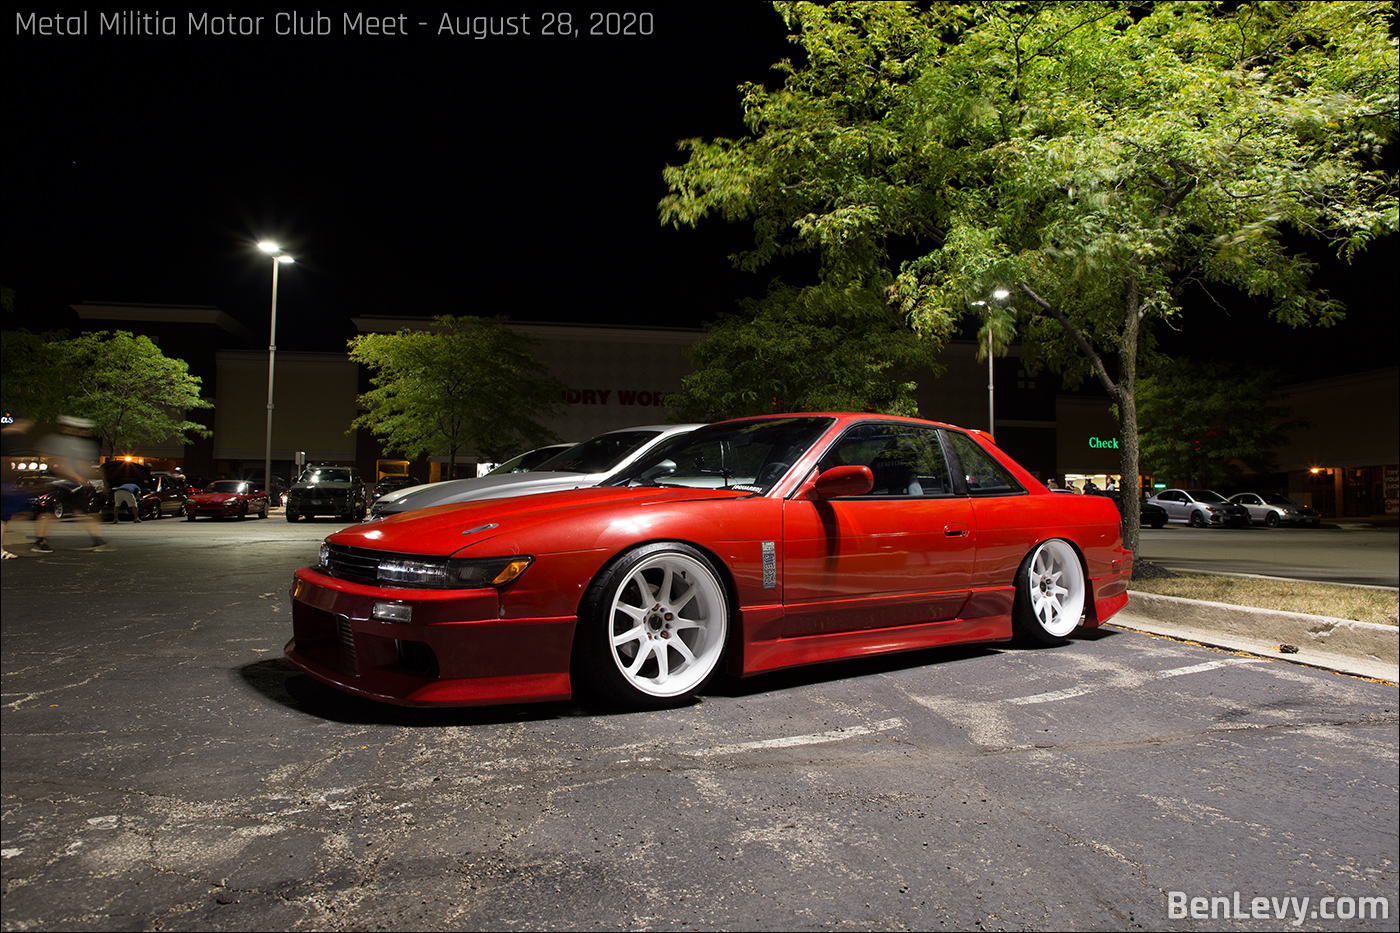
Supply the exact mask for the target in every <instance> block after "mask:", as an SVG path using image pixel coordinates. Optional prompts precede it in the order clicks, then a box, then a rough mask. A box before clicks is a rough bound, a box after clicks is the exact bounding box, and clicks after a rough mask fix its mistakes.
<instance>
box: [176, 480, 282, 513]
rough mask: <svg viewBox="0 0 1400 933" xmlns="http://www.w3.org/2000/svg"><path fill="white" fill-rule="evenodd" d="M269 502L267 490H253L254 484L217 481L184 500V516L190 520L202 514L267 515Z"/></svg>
mask: <svg viewBox="0 0 1400 933" xmlns="http://www.w3.org/2000/svg"><path fill="white" fill-rule="evenodd" d="M270 504H271V502H270V500H269V499H268V495H267V493H265V492H263V491H262V490H260V489H254V488H253V484H252V483H245V482H238V481H234V480H217V481H216V482H215V483H214V484H213V486H211V487H210V491H208V492H201V493H196V494H195V495H193V496H190V497H189V498H188V499H186V500H185V517H186V518H188V519H189V520H190V521H194V519H195V518H197V517H200V516H207V517H210V518H240V517H246V516H248V515H257V516H260V517H262V518H266V517H267V510H268V508H269V506H270Z"/></svg>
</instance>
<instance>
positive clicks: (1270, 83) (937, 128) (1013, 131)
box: [660, 0, 1400, 547]
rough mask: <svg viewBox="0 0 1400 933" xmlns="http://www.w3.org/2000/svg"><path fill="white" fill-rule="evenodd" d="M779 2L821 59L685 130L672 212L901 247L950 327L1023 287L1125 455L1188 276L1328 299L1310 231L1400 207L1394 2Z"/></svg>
mask: <svg viewBox="0 0 1400 933" xmlns="http://www.w3.org/2000/svg"><path fill="white" fill-rule="evenodd" d="M776 6H777V8H778V10H779V11H780V12H781V13H782V15H783V16H784V17H785V19H786V21H787V23H788V24H789V27H790V28H791V29H792V31H793V41H794V42H795V43H797V44H799V45H800V46H801V47H802V50H803V52H804V54H805V62H804V63H802V64H793V63H792V62H783V63H781V64H780V66H779V68H780V70H781V71H782V72H783V73H784V75H785V77H784V81H783V85H782V87H781V88H778V89H776V90H770V89H767V88H765V87H763V86H761V85H757V84H750V85H746V86H744V87H743V88H742V89H741V90H742V94H743V106H744V112H745V117H746V120H747V122H748V126H749V129H750V131H751V135H750V136H749V137H746V138H744V139H740V140H726V139H717V140H714V141H712V142H703V141H700V140H688V141H685V142H683V143H682V144H681V147H682V149H683V150H684V151H686V152H687V153H688V158H687V161H686V163H685V164H684V165H681V166H678V167H672V168H668V169H667V170H666V174H665V178H666V181H667V183H668V184H669V186H670V194H669V195H668V196H667V198H666V199H665V200H663V201H662V202H661V205H660V212H661V219H662V221H663V222H664V223H670V224H676V225H680V224H695V223H697V222H699V220H700V219H701V218H703V217H707V216H720V217H723V218H724V219H726V220H730V221H737V220H744V221H749V222H751V223H752V224H753V229H754V234H755V238H754V246H753V248H752V249H751V250H748V251H746V252H744V253H742V254H740V255H738V256H736V257H734V258H735V261H736V262H737V263H738V264H739V265H741V266H743V267H747V268H756V267H758V266H762V265H763V264H765V263H768V262H770V261H771V260H773V259H774V258H776V257H778V256H781V255H785V254H788V253H793V252H812V253H815V254H816V255H817V256H819V257H820V267H821V277H822V281H823V283H825V284H830V285H836V286H843V285H849V284H855V285H862V286H873V285H874V284H875V283H877V282H879V281H881V278H880V277H881V275H882V274H883V273H885V272H886V270H887V268H888V267H897V269H898V273H897V275H896V276H895V279H894V286H893V287H892V289H891V294H892V296H893V299H894V300H895V301H896V303H897V307H898V308H899V309H900V310H901V311H902V312H903V313H905V314H907V315H908V316H909V318H910V319H911V320H912V322H913V324H914V326H915V327H916V328H917V329H918V330H919V332H920V333H922V334H923V335H925V336H927V337H929V338H931V339H933V340H934V341H935V342H936V341H940V340H942V339H945V338H946V336H947V334H948V333H949V332H950V331H951V329H952V328H953V326H954V325H955V324H956V322H957V321H958V320H959V319H960V318H961V317H963V316H964V315H965V314H967V312H968V310H969V308H970V307H971V306H972V305H973V303H974V302H977V301H982V300H985V297H986V296H987V295H989V294H991V292H992V291H993V290H994V289H996V288H998V287H1004V288H1007V289H1009V290H1010V291H1011V293H1012V295H1013V301H1014V303H1015V305H1014V311H1015V312H1016V316H1017V318H1018V319H1019V326H1020V329H1021V333H1022V335H1023V339H1024V340H1025V342H1026V346H1027V361H1028V362H1029V363H1031V364H1032V365H1048V366H1051V367H1054V368H1056V369H1057V370H1060V371H1061V372H1063V373H1065V375H1066V376H1067V377H1068V378H1069V379H1070V381H1073V380H1074V379H1076V378H1080V379H1082V378H1084V377H1086V376H1090V375H1092V376H1093V377H1095V378H1097V379H1098V380H1099V382H1100V383H1101V384H1102V385H1103V386H1104V388H1105V389H1106V390H1107V391H1108V393H1109V395H1110V396H1111V398H1112V399H1113V402H1114V404H1115V407H1116V410H1117V412H1118V414H1119V418H1120V436H1122V437H1123V439H1124V443H1123V446H1122V448H1121V464H1120V469H1121V471H1122V473H1123V475H1124V476H1125V477H1132V476H1136V475H1138V473H1139V472H1140V471H1139V468H1138V466H1139V465H1138V446H1137V409H1136V383H1137V364H1138V360H1139V355H1140V354H1141V353H1144V352H1147V353H1150V352H1151V350H1152V347H1153V343H1152V329H1153V327H1154V326H1155V325H1158V324H1159V323H1161V322H1168V323H1169V322H1172V321H1174V320H1175V319H1177V318H1179V317H1180V316H1181V315H1182V314H1183V313H1184V308H1185V306H1186V305H1185V302H1184V298H1185V296H1186V295H1187V294H1188V293H1189V292H1191V291H1193V290H1196V291H1199V290H1202V289H1204V290H1207V291H1208V290H1209V289H1211V288H1214V287H1217V286H1220V285H1224V286H1229V287H1230V288H1232V289H1236V290H1238V291H1239V292H1242V293H1243V294H1245V295H1247V296H1249V297H1251V298H1253V299H1255V300H1258V301H1261V302H1264V303H1266V304H1267V305H1269V306H1270V307H1271V309H1272V310H1271V313H1272V314H1273V316H1274V317H1275V318H1277V319H1278V320H1279V321H1282V322H1285V323H1288V324H1292V325H1295V326H1296V325H1302V324H1308V323H1317V324H1323V325H1327V324H1333V323H1336V322H1337V321H1339V320H1341V318H1342V311H1343V309H1342V308H1341V307H1340V305H1339V304H1338V303H1337V302H1336V301H1335V300H1333V299H1332V298H1331V297H1330V296H1329V295H1327V293H1326V292H1325V291H1322V290H1320V289H1317V288H1315V287H1314V286H1313V285H1312V283H1311V273H1312V271H1313V264H1312V262H1311V261H1310V260H1309V259H1308V257H1307V255H1306V254H1305V253H1303V252H1301V251H1300V250H1299V248H1298V246H1299V243H1300V241H1301V240H1302V238H1304V237H1311V238H1316V239H1320V240H1322V241H1324V242H1326V243H1329V244H1331V245H1332V246H1333V247H1334V248H1335V249H1336V250H1337V251H1338V253H1339V255H1341V256H1342V257H1343V258H1350V257H1351V256H1353V255H1354V254H1355V253H1356V252H1357V251H1358V250H1360V249H1363V248H1364V247H1366V246H1367V245H1368V244H1369V243H1371V242H1373V241H1374V240H1375V239H1376V238H1377V237H1379V236H1382V235H1385V234H1388V233H1393V232H1394V231H1395V229H1396V227H1397V200H1396V180H1395V178H1394V177H1393V176H1392V175H1390V174H1387V173H1386V172H1384V171H1382V170H1380V169H1379V168H1378V167H1377V157H1378V154H1379V152H1380V149H1381V147H1382V145H1383V144H1385V143H1386V142H1388V141H1389V140H1391V139H1392V138H1393V136H1394V134H1395V131H1396V123H1397V120H1396V111H1397V85H1400V58H1397V54H1396V42H1395V40H1394V38H1392V36H1391V22H1392V18H1393V16H1394V6H1393V4H1390V3H1385V2H1372V0H1365V2H1363V0H1356V2H1320V0H1294V2H1275V3H1240V4H1230V5H1224V4H1209V3H1195V2H1170V0H1167V2H1158V3H1153V4H1150V5H1131V4H1128V3H1119V2H1073V0H1067V2H1057V3H1045V2H1031V3H1002V2H972V3H960V4H932V5H928V6H926V7H917V6H913V5H907V4H883V3H881V4H875V3H833V4H830V5H824V6H818V5H815V4H808V3H795V2H792V3H778V4H776ZM993 317H995V315H993ZM989 324H990V325H991V326H993V327H994V329H1004V325H1005V322H1004V321H990V322H989ZM1114 356H1116V359H1113V358H1112V357H1114ZM1129 512H1130V513H1131V514H1130V516H1129V520H1128V522H1127V525H1126V528H1125V532H1126V534H1125V537H1126V538H1127V540H1128V545H1129V547H1136V541H1137V515H1136V512H1134V511H1133V510H1129Z"/></svg>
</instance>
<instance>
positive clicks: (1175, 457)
mask: <svg viewBox="0 0 1400 933" xmlns="http://www.w3.org/2000/svg"><path fill="white" fill-rule="evenodd" d="M1277 397H1278V379H1277V376H1276V375H1275V374H1274V373H1273V372H1271V371H1268V370H1262V371H1257V372H1252V373H1243V374H1242V373H1240V372H1239V371H1238V367H1236V366H1234V365H1232V364H1224V363H1184V362H1176V363H1172V364H1170V365H1169V366H1163V367H1159V368H1158V370H1157V371H1156V372H1153V373H1150V374H1145V375H1143V376H1142V378H1141V379H1139V381H1138V387H1137V402H1138V414H1139V415H1140V416H1141V418H1142V428H1141V430H1140V431H1139V432H1138V441H1139V444H1140V446H1141V448H1142V465H1143V469H1144V470H1145V471H1146V472H1148V473H1150V474H1152V475H1153V476H1154V477H1156V478H1158V479H1161V480H1165V481H1167V482H1169V483H1172V484H1180V485H1189V486H1192V487H1206V488H1212V487H1215V486H1219V485H1221V484H1224V483H1228V482H1230V481H1231V480H1234V479H1235V478H1236V477H1238V476H1240V475H1241V474H1242V473H1243V472H1244V471H1245V470H1246V469H1247V470H1250V471H1252V472H1254V473H1269V472H1272V471H1273V469H1274V454H1275V452H1276V451H1277V450H1278V449H1279V448H1280V447H1282V446H1283V445H1284V444H1285V443H1287V442H1288V433H1287V432H1288V431H1289V430H1290V429H1292V428H1298V427H1303V426H1304V425H1303V423H1302V422H1300V421H1296V420H1293V419H1292V418H1291V417H1290V413H1289V410H1288V408H1287V407H1286V406H1284V405H1281V404H1279V402H1278V400H1277Z"/></svg>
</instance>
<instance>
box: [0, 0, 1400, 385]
mask: <svg viewBox="0 0 1400 933" xmlns="http://www.w3.org/2000/svg"><path fill="white" fill-rule="evenodd" d="M462 8H463V9H465V10H467V11H469V12H470V13H471V14H473V15H474V16H488V15H489V16H490V17H491V25H494V26H495V27H496V28H497V29H498V30H499V29H506V30H509V29H516V30H519V32H517V34H515V35H495V36H488V37H486V38H484V39H478V38H473V37H466V36H462V35H451V34H447V33H445V32H443V31H441V27H442V25H443V17H444V11H445V9H446V10H449V11H454V12H453V14H452V15H453V25H454V26H461V27H465V28H471V27H472V26H474V25H477V24H479V23H480V21H479V20H478V21H476V23H473V22H471V21H470V20H469V17H468V16H467V15H465V14H463V13H456V12H455V11H456V10H458V9H459V7H458V6H457V5H451V6H448V7H446V8H444V7H435V6H429V5H421V4H407V3H397V4H387V5H380V6H377V7H375V8H373V9H371V8H363V9H362V10H355V11H352V14H353V13H355V12H362V13H363V14H365V15H367V16H368V15H378V16H385V17H389V18H390V19H389V21H388V22H385V23H382V24H381V31H388V30H387V28H386V27H390V26H392V27H393V28H394V29H395V30H397V29H398V28H400V27H405V26H406V28H407V32H408V35H406V36H400V35H377V36H369V35H348V36H347V35H345V34H344V31H345V22H344V14H343V10H342V9H341V8H339V7H337V8H335V9H334V10H332V9H330V8H326V9H324V10H323V11H321V12H322V15H323V16H325V20H322V21H320V22H319V23H318V21H317V20H316V19H315V14H316V12H317V11H316V10H315V8H314V7H310V8H308V9H302V8H294V7H286V8H285V9H284V11H285V12H287V13H291V12H292V11H293V9H295V11H296V16H297V22H298V24H300V25H303V26H308V27H310V28H311V29H313V30H314V29H315V28H317V27H318V26H320V27H321V28H328V29H329V34H328V35H314V34H312V35H290V36H278V35H276V34H275V29H276V26H277V20H276V19H275V15H276V13H277V12H278V10H279V8H277V7H264V6H261V5H259V6H256V7H254V8H253V10H255V12H252V13H250V15H261V16H262V17H263V21H262V24H261V34H260V35H256V36H254V35H222V36H219V35H190V31H191V23H190V14H191V13H192V12H193V13H194V14H195V18H196V22H197V23H198V21H199V17H201V16H204V15H206V14H207V16H208V19H206V20H204V21H203V22H204V24H205V25H204V28H205V30H206V31H207V32H213V31H214V23H213V22H212V21H213V20H215V19H216V18H218V16H220V15H223V14H227V12H228V9H229V7H220V8H217V9H216V8H212V7H180V8H173V7H172V8H167V7H160V8H159V14H160V17H161V20H160V21H159V22H158V23H157V21H155V20H147V21H146V22H145V23H144V24H143V23H137V24H135V25H137V26H144V28H145V29H146V30H147V31H154V29H156V28H158V26H160V25H172V24H173V27H174V31H175V34H174V35H112V34H106V35H98V32H99V26H100V17H101V16H102V15H103V14H106V15H107V16H108V17H111V16H112V15H113V14H114V13H115V12H116V11H115V10H113V9H107V8H97V7H90V8H88V11H87V30H88V35H86V36H77V35H49V36H34V35H17V32H18V28H17V25H16V23H15V21H14V20H13V19H11V20H8V21H7V22H6V25H5V30H6V32H5V40H4V53H5V54H4V56H3V65H0V67H2V68H3V69H4V90H3V95H4V131H5V135H4V139H5V143H4V153H5V165H6V172H5V176H4V177H5V182H4V191H3V214H0V227H3V237H4V241H3V254H0V279H2V280H3V284H4V285H5V286H7V287H9V288H13V289H14V290H15V292H16V295H17V304H18V312H17V313H16V314H15V315H12V316H9V317H8V318H7V320H6V321H5V324H4V326H5V327H6V328H13V327H17V326H25V327H29V328H31V329H46V328H52V327H72V326H75V325H76V316H75V315H73V314H72V312H71V311H69V308H68V306H69V305H70V304H72V303H74V302H80V301H126V302H155V303H168V304H203V305H218V306H219V307H221V308H223V309H224V310H225V311H226V312H228V313H229V314H231V315H232V316H233V317H235V318H237V319H239V320H240V321H242V322H243V323H245V324H246V325H248V326H249V327H250V328H252V329H253V330H254V332H255V333H258V334H260V335H261V334H265V333H266V327H267V310H268V299H269V292H270V286H271V282H270V280H271V272H270V263H269V261H268V260H267V258H266V257H265V256H263V255H262V254H261V253H258V252H257V251H256V250H255V249H254V248H253V244H254V243H256V242H257V241H258V240H260V239H265V238H270V239H274V240H277V241H278V242H280V243H281V244H282V245H283V247H284V249H286V250H287V251H288V252H290V253H292V254H293V255H294V256H295V257H296V258H297V260H298V262H297V264H296V265H294V266H290V267H289V266H283V268H282V278H281V289H280V294H279V308H278V345H279V348H281V349H288V350H298V349H317V350H328V349H336V348H338V347H341V346H343V345H344V343H343V342H344V340H345V339H347V338H349V337H350V336H353V335H354V333H355V330H354V327H353V325H351V324H350V321H349V319H350V318H351V317H353V316H357V315H371V314H375V315H377V314H389V315H406V316H427V315H434V314H480V315H507V316H509V317H510V318H512V319H514V320H520V321H557V322H571V321H579V322H594V323H610V324H638V325H662V326H699V325H700V324H702V323H703V322H704V321H707V320H711V319H713V318H714V317H715V316H716V315H718V314H720V313H723V312H728V311H733V310H735V302H736V300H738V299H739V298H742V297H745V296H755V295H760V294H762V292H763V291H764V289H765V286H766V281H767V276H766V275H758V276H756V275H749V274H745V273H739V272H736V271H734V270H732V269H731V267H730V264H729V262H728V259H727V255H728V254H729V253H730V252H732V251H734V250H735V249H736V248H740V247H742V246H743V245H744V244H745V243H747V242H749V237H750V234H749V233H748V231H747V229H746V228H742V227H729V226H726V225H725V224H724V223H723V222H721V221H718V220H714V221H711V222H709V223H706V224H704V225H702V227H701V229H699V230H682V231H676V230H672V229H669V228H663V227H661V225H660V223H659V222H658V219H657V210H656V205H657V202H658V201H659V200H660V199H661V198H662V196H663V195H664V194H665V193H666V188H665V184H664V183H663V181H662V179H661V170H662V168H663V167H664V166H665V165H666V164H667V163H676V162H678V161H680V159H681V154H680V153H678V152H677V150H676V142H677V140H679V139H682V138H686V137H693V136H701V137H715V136H737V135H740V134H741V133H742V132H743V124H742V122H741V111H740V106H739V95H738V91H737V87H738V85H739V84H741V83H742V82H744V81H762V82H766V83H768V84H769V85H770V86H772V85H774V84H776V83H777V82H778V81H779V80H780V78H779V75H778V74H777V73H776V72H774V71H773V70H771V66H772V65H773V64H774V63H775V62H777V61H778V60H779V59H781V58H783V57H787V56H791V55H794V54H798V50H797V49H796V48H795V47H793V46H792V45H790V44H789V43H788V42H787V39H786V35H785V30H784V27H783V24H782V21H781V19H780V18H779V16H778V15H777V14H776V13H775V12H774V11H773V10H772V8H771V7H770V6H769V5H768V4H765V3H742V4H739V3H727V4H719V3H706V4H676V3H667V4H662V5H658V6H657V7H656V8H655V9H654V10H651V11H646V10H643V9H640V8H635V7H634V8H629V9H627V10H625V11H623V10H619V11H617V15H616V16H615V17H614V18H612V19H608V18H606V17H605V16H604V15H603V14H604V13H605V12H606V10H602V9H600V10H599V12H598V13H597V14H590V12H589V10H588V9H586V8H582V7H577V8H571V9H570V13H571V19H572V22H571V23H570V24H569V25H570V26H571V27H572V30H573V33H574V34H572V35H559V34H558V33H560V32H563V31H564V27H565V23H564V22H563V21H562V17H560V15H559V14H558V13H557V12H556V11H557V9H558V8H557V7H556V8H554V10H551V8H549V7H544V6H530V5H513V4H510V5H508V4H501V5H498V6H481V7H476V6H471V7H462ZM81 11H82V8H81V6H75V7H73V8H72V9H69V10H66V11H65V13H67V14H78V13H81ZM20 12H21V13H22V14H24V15H28V13H29V12H30V10H29V9H27V8H22V9H21V10H20ZM137 12H145V13H150V14H155V13H156V12H157V10H156V8H151V9H148V10H144V11H137ZM400 14H402V18H401V19H400V18H398V17H399V16H400ZM507 16H511V17H516V19H515V20H514V21H513V22H507V21H506V20H505V19H504V17H507ZM524 16H528V17H529V19H528V21H527V20H524V19H522V18H521V17H524ZM167 17H171V18H170V19H166V18H167ZM65 22H67V23H68V24H70V25H71V24H72V21H65ZM282 22H287V20H285V19H284V20H283V21H282ZM420 22H422V23H425V24H426V25H422V26H420V25H419V23H420ZM226 23H227V19H226V17H225V19H223V20H221V24H226ZM361 23H362V25H364V26H367V25H368V21H367V20H362V21H361ZM595 25H596V26H597V27H598V28H599V29H600V30H601V31H602V32H604V33H606V32H607V31H608V29H609V28H610V27H611V28H612V29H613V30H614V31H622V30H626V29H629V28H630V29H631V30H632V31H633V32H635V33H637V34H634V35H612V36H609V35H606V34H604V35H598V36H593V35H588V34H587V33H588V32H589V31H590V28H591V27H593V26H595ZM551 27H552V31H553V32H554V33H556V34H555V35H545V34H544V33H545V31H546V29H547V28H551ZM488 28H489V27H488ZM526 29H528V30H529V32H530V34H529V35H525V34H523V31H524V30H526ZM643 32H649V33H650V34H641V33H643ZM1397 252H1398V251H1397V238H1396V237H1391V238H1390V239H1389V240H1388V242H1387V243H1386V244H1385V246H1384V248H1382V249H1378V250H1374V251H1373V252H1372V253H1371V254H1370V255H1368V256H1367V257H1366V258H1365V260H1364V261H1363V263H1362V265H1361V266H1360V267H1359V268H1358V269H1352V270H1348V269H1345V268H1344V267H1336V266H1335V264H1333V263H1330V262H1329V263H1328V264H1327V266H1326V268H1325V269H1324V281H1325V282H1326V283H1327V284H1329V285H1331V286H1332V287H1333V288H1334V289H1335V290H1336V291H1337V292H1338V294H1339V295H1340V296H1341V297H1343V298H1344V299H1346V300H1347V301H1348V302H1349V304H1350V305H1351V309H1352V316H1351V320H1350V321H1349V322H1348V324H1347V325H1344V326H1343V327H1341V328H1336V329H1333V330H1332V331H1330V332H1321V333H1319V332H1315V331H1311V332H1308V333H1307V334H1295V333H1293V332H1289V331H1287V330H1286V329H1284V328H1280V327H1278V326H1277V325H1272V324H1268V323H1267V322H1265V321H1264V319H1263V316H1262V313H1261V312H1259V311H1257V310H1255V309H1251V308H1248V307H1247V306H1246V305H1245V304H1244V303H1242V302H1238V301H1237V300H1235V299H1233V298H1231V299H1230V301H1229V303H1230V304H1231V306H1232V308H1235V309H1236V310H1235V313H1233V314H1231V315H1229V316H1225V315H1223V314H1222V313H1221V312H1219V311H1217V310H1213V309H1212V310H1209V311H1208V313H1206V314H1203V315H1198V316H1194V317H1192V318H1191V319H1190V320H1189V321H1188V324H1187V332H1186V333H1184V334H1182V335H1181V336H1180V337H1172V338H1171V339H1170V340H1169V342H1168V345H1169V346H1170V347H1171V348H1172V349H1173V350H1176V351H1177V352H1182V353H1192V354H1196V353H1204V355H1215V356H1224V357H1226V358H1229V357H1230V356H1231V355H1232V354H1234V355H1236V357H1237V358H1240V359H1247V360H1251V361H1253V360H1255V359H1259V360H1260V361H1264V359H1263V357H1264V355H1266V354H1267V355H1269V356H1274V357H1275V358H1277V359H1278V360H1279V361H1280V362H1284V361H1287V365H1286V367H1285V368H1286V370H1287V371H1288V374H1289V375H1293V374H1294V372H1295V370H1296V373H1297V374H1298V375H1299V377H1301V378H1310V377H1315V376H1317V375H1328V374H1332V373H1335V372H1348V371H1357V370H1362V369H1368V368H1377V367H1381V366H1390V365H1394V364H1395V360H1396V351H1395V347H1396V345H1397V329H1396V320H1397V318H1400V315H1397V314H1396V307H1395V306H1396V302H1395V289H1394V285H1395V282H1396V274H1395V270H1396V268H1397V259H1400V256H1397ZM1227 297H1228V296H1227ZM1207 346H1210V347H1214V348H1215V349H1213V350H1211V351H1205V350H1204V348H1205V347H1207ZM1222 347H1224V348H1226V349H1224V350H1223V351H1222Z"/></svg>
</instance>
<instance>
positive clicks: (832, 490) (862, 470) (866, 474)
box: [808, 466, 875, 499]
mask: <svg viewBox="0 0 1400 933" xmlns="http://www.w3.org/2000/svg"><path fill="white" fill-rule="evenodd" d="M874 487H875V474H874V473H871V472H870V467H866V466H838V467H832V468H831V469H829V470H827V471H826V472H824V473H822V474H821V475H820V476H818V477H817V481H816V482H815V483H813V484H812V492H811V495H809V496H808V498H810V499H839V498H840V497H842V496H863V495H865V494H866V493H867V492H869V491H870V490H871V489H873V488H874Z"/></svg>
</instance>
